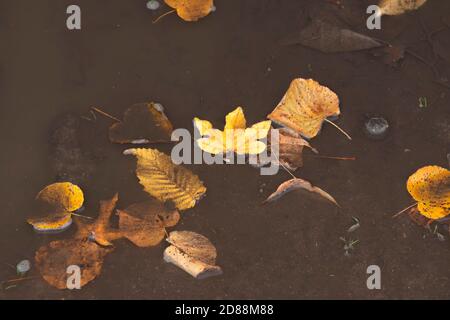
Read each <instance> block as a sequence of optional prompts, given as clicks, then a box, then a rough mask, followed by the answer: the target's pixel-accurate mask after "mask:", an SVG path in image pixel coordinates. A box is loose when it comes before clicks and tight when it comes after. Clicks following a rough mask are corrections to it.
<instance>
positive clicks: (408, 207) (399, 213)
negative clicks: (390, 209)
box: [392, 202, 417, 218]
mask: <svg viewBox="0 0 450 320" xmlns="http://www.w3.org/2000/svg"><path fill="white" fill-rule="evenodd" d="M416 205H417V202H414V203H413V204H412V205H410V206H407V207H406V208H405V209H403V210H401V211H399V212H397V213H396V214H394V215H393V216H392V218H397V217H398V216H399V215H401V214H402V213H403V212H405V211H407V210H408V209H411V208H412V207H414V206H416Z"/></svg>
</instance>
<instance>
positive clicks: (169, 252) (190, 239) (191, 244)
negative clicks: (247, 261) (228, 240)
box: [164, 231, 222, 279]
mask: <svg viewBox="0 0 450 320" xmlns="http://www.w3.org/2000/svg"><path fill="white" fill-rule="evenodd" d="M167 241H168V242H169V243H170V244H171V245H170V246H169V247H167V248H166V250H165V251H164V260H165V261H166V262H170V263H173V264H174V265H176V266H177V267H179V268H181V269H183V270H184V271H186V272H187V273H189V274H190V275H192V276H193V277H195V278H197V279H204V278H208V277H212V276H216V275H220V274H222V269H221V268H220V267H219V266H216V265H215V263H216V257H217V251H216V248H215V247H214V245H213V244H212V243H211V242H210V241H209V240H208V239H207V238H206V237H204V236H202V235H201V234H198V233H195V232H191V231H173V232H171V233H170V235H169V237H168V238H167Z"/></svg>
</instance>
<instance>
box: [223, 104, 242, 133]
mask: <svg viewBox="0 0 450 320" xmlns="http://www.w3.org/2000/svg"><path fill="white" fill-rule="evenodd" d="M246 126H247V120H245V115H244V111H243V110H242V108H241V107H237V108H236V109H234V110H233V111H231V112H230V113H229V114H227V115H226V117H225V128H224V130H227V129H245V127H246Z"/></svg>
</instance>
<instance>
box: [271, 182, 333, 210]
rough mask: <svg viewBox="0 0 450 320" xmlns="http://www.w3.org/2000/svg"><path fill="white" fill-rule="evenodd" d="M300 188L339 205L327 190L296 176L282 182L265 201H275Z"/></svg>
mask: <svg viewBox="0 0 450 320" xmlns="http://www.w3.org/2000/svg"><path fill="white" fill-rule="evenodd" d="M298 189H303V190H306V191H309V192H313V193H316V194H318V195H319V196H321V197H322V198H324V199H326V200H328V201H330V202H332V203H334V204H335V205H336V206H338V207H339V205H338V203H337V202H336V200H335V199H334V198H333V197H332V196H331V195H330V194H329V193H327V192H325V191H324V190H322V189H320V188H319V187H314V186H313V185H312V184H311V183H310V182H308V181H306V180H303V179H300V178H294V179H291V180H288V181H285V182H283V183H282V184H280V185H279V187H278V188H277V190H276V191H275V192H274V193H272V194H271V195H270V196H269V197H268V198H267V199H266V200H265V201H264V203H267V202H273V201H275V200H277V199H279V198H281V197H282V196H284V195H285V194H286V193H289V192H291V191H294V190H298Z"/></svg>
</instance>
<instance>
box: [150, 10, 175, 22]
mask: <svg viewBox="0 0 450 320" xmlns="http://www.w3.org/2000/svg"><path fill="white" fill-rule="evenodd" d="M174 12H175V10H170V11H168V12H166V13H163V14H162V15H160V16H159V17H158V18H156V19H155V20H153V22H152V23H153V24H155V23H157V22H158V21H159V20H161V19H162V18H164V17H165V16H168V15H169V14H171V13H174Z"/></svg>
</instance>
